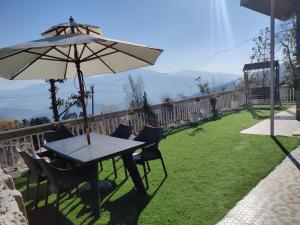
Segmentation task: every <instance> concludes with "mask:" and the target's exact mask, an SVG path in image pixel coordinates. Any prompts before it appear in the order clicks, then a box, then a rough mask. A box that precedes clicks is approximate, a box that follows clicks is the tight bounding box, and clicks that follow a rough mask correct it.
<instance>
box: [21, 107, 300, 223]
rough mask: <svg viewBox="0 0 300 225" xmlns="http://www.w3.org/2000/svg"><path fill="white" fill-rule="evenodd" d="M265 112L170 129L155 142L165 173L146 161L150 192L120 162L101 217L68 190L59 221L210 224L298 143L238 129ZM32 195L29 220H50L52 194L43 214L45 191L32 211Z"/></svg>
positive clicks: (108, 169) (110, 175)
mask: <svg viewBox="0 0 300 225" xmlns="http://www.w3.org/2000/svg"><path fill="white" fill-rule="evenodd" d="M280 109H282V108H279V109H278V110H280ZM268 112H269V111H268V108H266V107H260V108H251V109H250V110H242V111H240V112H236V113H232V114H230V115H227V116H224V117H222V118H221V119H218V120H215V121H209V122H205V123H203V124H200V125H198V126H194V127H183V128H182V129H178V130H174V131H173V132H171V134H170V135H168V136H167V137H166V138H165V139H164V140H163V141H162V142H161V143H160V149H161V151H162V154H163V157H164V159H165V163H166V167H167V171H168V174H169V176H168V177H167V178H164V173H163V170H162V167H161V164H160V161H153V162H150V166H151V172H150V173H149V175H148V179H149V185H150V187H149V190H148V192H147V193H148V194H147V195H144V196H143V195H140V194H138V193H137V192H136V191H135V190H134V189H133V183H132V181H131V179H128V180H124V170H123V168H122V162H121V160H119V161H118V167H119V170H118V175H119V177H118V178H117V179H116V180H115V181H114V182H115V188H114V190H113V191H112V192H110V193H103V194H102V212H101V213H102V215H101V218H100V219H98V220H96V221H95V220H94V219H93V216H92V213H91V206H90V205H91V204H90V199H89V196H88V194H86V193H82V194H81V197H80V198H78V197H76V195H73V196H72V197H69V195H65V196H64V197H63V199H62V200H61V205H60V213H59V215H58V220H59V222H58V223H57V224H61V225H64V224H66V225H68V224H80V225H84V224H86V225H87V224H89V225H90V224H110V225H113V224H128V225H135V224H141V225H142V224H149V225H152V224H164V225H165V224H172V225H176V224H178V225H184V224H193V225H194V224H205V225H209V224H215V223H216V222H218V221H219V220H220V219H222V217H223V216H224V215H225V214H226V213H227V212H228V211H229V210H230V209H231V208H232V207H233V206H234V205H235V204H236V203H237V202H238V201H239V200H240V199H241V198H243V197H244V196H245V195H246V194H247V193H248V192H249V191H250V190H251V189H252V188H253V187H254V186H255V185H256V184H257V183H258V182H259V181H260V180H261V179H263V178H264V177H265V176H267V175H268V174H269V173H270V172H271V171H272V170H273V169H274V168H275V167H276V166H277V165H278V164H279V163H280V162H281V161H282V160H283V159H284V157H285V154H286V153H287V152H288V151H291V150H293V149H295V148H296V147H297V146H298V145H299V144H300V139H297V138H291V137H276V139H272V138H271V137H269V136H261V135H245V134H240V131H241V130H242V129H245V128H248V127H250V126H251V125H254V124H255V123H257V122H258V121H259V119H262V118H264V117H265V116H267V115H268ZM284 152H285V153H284ZM140 171H141V172H142V170H140ZM112 172H113V170H112V164H111V161H110V160H109V161H106V162H105V163H104V171H103V172H101V173H100V178H102V179H104V178H106V177H107V176H108V178H109V179H111V180H113V179H114V175H113V173H112ZM141 174H143V173H141ZM25 181H26V178H25V176H22V177H19V178H17V179H16V186H17V188H18V189H19V190H20V191H21V192H22V193H24V190H25V184H26V182H25ZM43 186H45V184H44V185H43ZM42 189H43V188H42ZM32 190H35V188H34V185H32ZM33 193H34V192H32V193H31V195H30V199H31V200H27V201H26V207H27V212H28V215H29V219H30V222H31V223H30V224H31V225H46V224H49V225H50V224H55V222H54V221H55V215H56V214H55V212H56V211H55V207H54V199H55V195H51V196H50V206H49V208H48V214H47V215H46V216H45V214H44V207H43V203H44V201H43V190H42V191H41V201H40V202H39V208H38V209H37V210H35V209H33V201H32V199H33V196H34V195H33Z"/></svg>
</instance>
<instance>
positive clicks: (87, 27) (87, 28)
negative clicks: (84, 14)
mask: <svg viewBox="0 0 300 225" xmlns="http://www.w3.org/2000/svg"><path fill="white" fill-rule="evenodd" d="M79 27H81V28H83V29H86V30H87V31H88V32H92V33H94V34H97V35H100V33H98V32H95V31H93V30H91V29H89V26H86V27H84V26H82V25H79Z"/></svg>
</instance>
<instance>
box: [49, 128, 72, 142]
mask: <svg viewBox="0 0 300 225" xmlns="http://www.w3.org/2000/svg"><path fill="white" fill-rule="evenodd" d="M70 137H74V135H73V133H72V132H71V131H70V130H69V129H68V128H67V127H65V126H60V127H59V128H58V129H57V130H55V131H49V132H46V133H44V140H45V141H46V142H52V141H59V140H62V139H65V138H70Z"/></svg>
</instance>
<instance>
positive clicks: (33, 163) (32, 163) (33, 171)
mask: <svg viewBox="0 0 300 225" xmlns="http://www.w3.org/2000/svg"><path fill="white" fill-rule="evenodd" d="M16 149H17V152H18V153H19V154H20V156H21V157H22V159H23V160H24V162H25V163H26V165H27V167H28V169H29V172H30V175H31V176H38V175H40V173H41V171H42V169H41V167H40V165H39V163H38V162H37V160H36V159H35V158H34V157H33V156H32V155H31V154H29V153H28V152H27V151H26V150H21V149H19V148H18V147H17V148H16Z"/></svg>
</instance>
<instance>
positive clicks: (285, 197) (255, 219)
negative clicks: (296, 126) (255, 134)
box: [218, 146, 300, 225]
mask: <svg viewBox="0 0 300 225" xmlns="http://www.w3.org/2000/svg"><path fill="white" fill-rule="evenodd" d="M298 162H300V146H299V147H298V148H297V149H296V150H294V151H293V152H292V153H291V154H290V155H288V157H286V159H285V160H284V161H283V162H282V163H281V164H280V165H279V166H277V167H276V168H275V169H274V170H273V171H272V172H271V173H270V174H269V175H268V176H267V177H266V178H265V179H263V180H262V181H260V182H259V184H258V185H257V186H256V187H255V188H253V189H252V190H251V192H250V193H249V194H248V195H247V196H246V197H245V198H244V199H242V200H241V201H240V202H238V204H237V205H236V206H235V207H234V208H233V209H231V210H230V211H229V212H228V213H227V215H226V216H225V217H224V218H223V219H222V220H221V221H220V222H219V223H218V225H298V224H300V164H299V163H298Z"/></svg>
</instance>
